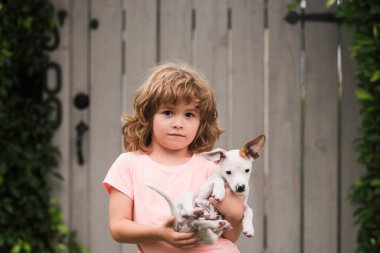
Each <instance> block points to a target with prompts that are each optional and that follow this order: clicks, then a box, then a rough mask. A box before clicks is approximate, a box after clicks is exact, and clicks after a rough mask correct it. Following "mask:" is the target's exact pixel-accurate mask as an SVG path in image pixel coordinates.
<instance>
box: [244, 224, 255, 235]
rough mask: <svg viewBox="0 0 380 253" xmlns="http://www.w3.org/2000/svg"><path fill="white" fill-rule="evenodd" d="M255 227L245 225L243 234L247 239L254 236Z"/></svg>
mask: <svg viewBox="0 0 380 253" xmlns="http://www.w3.org/2000/svg"><path fill="white" fill-rule="evenodd" d="M254 233H255V232H254V230H253V226H252V225H251V226H244V224H243V234H245V235H246V236H247V237H253V235H254Z"/></svg>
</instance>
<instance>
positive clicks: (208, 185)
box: [199, 178, 214, 199]
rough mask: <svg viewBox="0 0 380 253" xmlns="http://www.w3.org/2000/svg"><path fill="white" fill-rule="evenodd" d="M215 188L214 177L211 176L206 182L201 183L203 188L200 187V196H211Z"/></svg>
mask: <svg viewBox="0 0 380 253" xmlns="http://www.w3.org/2000/svg"><path fill="white" fill-rule="evenodd" d="M213 188H214V180H213V178H210V179H208V180H207V181H206V182H205V183H204V184H202V185H201V188H200V189H199V198H201V199H208V198H209V197H210V196H211V193H212V190H213Z"/></svg>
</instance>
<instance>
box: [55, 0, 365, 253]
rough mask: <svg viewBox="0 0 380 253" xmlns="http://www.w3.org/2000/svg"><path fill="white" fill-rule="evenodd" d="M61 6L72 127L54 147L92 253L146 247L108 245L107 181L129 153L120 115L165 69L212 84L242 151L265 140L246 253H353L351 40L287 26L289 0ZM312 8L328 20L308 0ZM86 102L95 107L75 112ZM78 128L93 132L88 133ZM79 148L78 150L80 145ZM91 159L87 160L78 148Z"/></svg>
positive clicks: (92, 0) (71, 209) (64, 189)
mask: <svg viewBox="0 0 380 253" xmlns="http://www.w3.org/2000/svg"><path fill="white" fill-rule="evenodd" d="M53 2H54V4H55V6H56V9H57V11H58V10H65V11H66V13H67V17H66V19H64V20H63V22H62V23H61V24H60V26H59V30H60V34H61V38H62V40H61V45H60V47H59V49H58V50H57V51H55V52H54V53H53V54H52V60H54V61H56V62H59V63H60V65H61V66H62V70H63V71H62V78H63V87H62V91H61V93H60V99H61V100H62V101H64V103H63V107H62V115H63V121H62V125H61V127H60V129H59V130H58V132H57V135H56V138H55V142H56V143H57V145H59V147H60V149H61V152H62V159H61V164H60V171H61V173H62V175H63V176H64V177H65V179H66V180H65V181H64V182H63V183H55V182H54V188H55V192H56V194H57V195H58V196H59V199H60V201H61V205H62V209H63V212H64V216H65V220H66V221H67V223H68V224H69V225H70V227H72V228H73V229H76V230H77V231H78V238H79V240H80V241H81V242H82V243H83V244H85V245H86V246H87V247H88V248H89V249H90V251H91V252H94V253H96V252H99V253H104V252H137V250H136V248H135V246H130V245H120V244H117V243H115V242H114V241H112V239H111V237H110V234H109V231H108V224H107V222H108V197H107V195H106V193H105V191H104V190H103V189H102V186H101V181H102V179H103V178H104V176H105V174H106V172H107V170H108V168H109V167H110V165H111V164H112V162H113V161H114V159H115V158H116V157H117V156H118V154H119V153H120V152H122V141H121V135H120V115H121V114H122V113H123V112H131V105H132V97H133V95H134V92H135V90H136V88H137V87H138V86H139V85H140V84H141V82H142V80H143V79H144V77H145V75H146V74H147V71H148V70H149V69H150V68H151V67H153V66H154V65H155V64H156V63H157V62H166V61H173V60H175V61H185V62H188V63H191V64H193V65H194V66H195V67H196V68H197V69H198V70H199V71H200V72H201V73H203V74H204V75H205V76H206V77H207V79H208V80H209V82H210V83H211V85H212V87H213V89H214V91H215V94H216V96H217V101H218V110H219V119H220V123H221V125H222V127H223V128H224V129H225V133H224V134H223V135H222V137H221V139H220V140H219V142H218V143H217V145H216V146H218V147H225V148H239V147H240V146H241V145H242V144H243V143H245V142H246V141H247V140H249V139H251V138H252V137H254V136H256V135H258V134H261V133H265V134H266V135H267V137H268V142H267V145H266V148H265V151H264V153H263V155H262V156H261V158H260V159H259V160H258V161H257V162H256V163H255V165H256V170H255V171H254V172H253V179H252V192H251V194H250V200H249V204H250V206H251V207H252V208H253V210H254V225H255V233H256V235H255V237H254V238H251V239H247V238H245V237H244V236H243V235H242V236H241V238H240V239H239V241H238V246H239V248H240V250H241V251H242V252H243V253H246V252H252V253H256V252H268V253H279V252H281V253H304V252H305V253H314V252H315V253H320V252H323V253H333V252H334V253H341V252H342V253H343V252H344V253H353V252H354V249H355V238H356V234H355V229H354V227H353V218H352V212H353V208H352V207H351V205H350V204H349V203H347V201H346V196H347V193H348V189H349V187H350V185H351V183H352V181H353V180H354V179H355V178H357V177H358V176H359V175H360V172H361V170H362V169H361V168H360V167H359V166H358V165H357V163H356V155H355V154H354V153H353V151H352V142H353V140H354V139H355V136H356V133H357V128H358V126H359V124H360V118H359V116H358V105H357V103H356V99H355V96H354V90H355V84H354V80H353V78H354V67H355V66H354V64H353V62H352V60H350V59H349V56H348V51H347V47H348V45H349V43H350V39H349V37H348V36H346V35H344V34H343V33H342V31H341V30H342V29H341V28H340V27H339V25H338V24H336V23H320V22H303V23H302V22H299V23H297V24H296V25H290V24H288V23H287V22H285V21H284V16H285V15H286V11H287V4H288V3H289V2H290V0H289V1H286V0H276V1H274V0H113V1H111V0H110V1H102V0H86V1H84V0H75V1H69V0H54V1H53ZM305 11H306V13H311V12H325V11H326V8H325V1H324V0H320V1H307V6H306V10H305ZM77 95H82V97H83V95H88V97H89V100H90V102H89V106H88V107H83V108H81V107H78V106H77V107H76V106H75V105H74V103H73V101H74V99H75V98H78V96H77ZM79 125H82V126H87V127H88V130H87V131H84V132H83V133H82V134H80V133H79V132H78V131H77V127H78V126H79ZM78 140H80V142H81V145H78ZM79 152H81V154H83V164H79V163H78V161H79V160H78V154H79Z"/></svg>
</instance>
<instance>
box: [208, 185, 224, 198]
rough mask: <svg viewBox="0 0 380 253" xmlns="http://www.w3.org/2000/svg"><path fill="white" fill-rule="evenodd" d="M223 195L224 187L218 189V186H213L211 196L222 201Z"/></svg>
mask: <svg viewBox="0 0 380 253" xmlns="http://www.w3.org/2000/svg"><path fill="white" fill-rule="evenodd" d="M224 195H225V190H224V188H222V189H219V188H214V191H213V192H212V195H211V196H212V197H214V199H216V200H217V201H222V200H223V199H224Z"/></svg>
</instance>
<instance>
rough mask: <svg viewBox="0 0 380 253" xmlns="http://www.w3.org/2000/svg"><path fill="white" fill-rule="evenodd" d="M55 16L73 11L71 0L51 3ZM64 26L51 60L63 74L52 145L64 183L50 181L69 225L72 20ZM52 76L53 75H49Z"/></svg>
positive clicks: (51, 79)
mask: <svg viewBox="0 0 380 253" xmlns="http://www.w3.org/2000/svg"><path fill="white" fill-rule="evenodd" d="M52 2H53V5H54V8H55V14H57V12H58V10H65V11H67V12H70V5H69V1H68V0H54V1H52ZM65 21H66V22H65V23H64V25H63V26H58V32H59V35H60V38H61V40H60V45H59V47H58V48H57V49H56V50H54V51H53V52H50V53H49V55H50V61H51V62H56V63H58V64H59V65H60V67H61V71H62V75H61V77H62V79H61V81H62V86H61V90H60V91H59V92H58V94H57V96H58V97H57V98H58V99H59V101H60V102H61V106H62V107H61V109H62V111H61V117H62V122H61V125H60V126H59V128H58V129H57V130H56V132H55V134H54V139H53V144H54V145H56V146H57V147H58V148H59V150H60V155H61V156H60V160H59V166H58V172H59V173H60V174H61V176H62V177H63V178H64V180H63V181H61V180H58V179H56V178H52V179H51V180H50V184H51V187H52V190H53V196H54V197H57V198H58V200H59V203H60V208H61V211H62V214H63V219H64V222H65V224H68V225H70V192H69V190H68V189H70V151H71V149H70V147H71V146H70V136H71V134H72V133H71V131H70V108H71V104H70V47H69V45H70V29H69V28H70V23H71V19H66V20H65ZM49 74H50V73H49ZM57 78H58V77H57V76H56V75H48V82H47V84H48V87H50V89H54V88H55V87H57V81H58V80H57Z"/></svg>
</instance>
